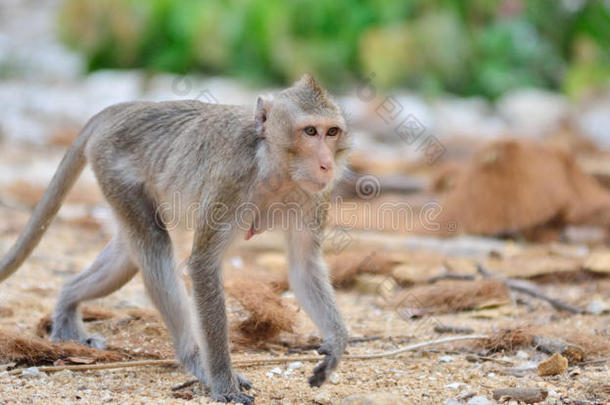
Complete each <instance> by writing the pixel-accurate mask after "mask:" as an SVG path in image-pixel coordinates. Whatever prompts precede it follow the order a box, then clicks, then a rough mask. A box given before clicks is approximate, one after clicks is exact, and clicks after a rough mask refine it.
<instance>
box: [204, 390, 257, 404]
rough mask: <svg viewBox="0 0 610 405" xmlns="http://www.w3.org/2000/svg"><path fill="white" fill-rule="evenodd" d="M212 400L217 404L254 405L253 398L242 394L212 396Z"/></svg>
mask: <svg viewBox="0 0 610 405" xmlns="http://www.w3.org/2000/svg"><path fill="white" fill-rule="evenodd" d="M212 399H213V400H214V401H218V402H235V403H236V404H244V405H252V404H253V403H254V397H253V396H252V395H248V394H244V393H243V392H235V393H233V392H232V393H229V394H212Z"/></svg>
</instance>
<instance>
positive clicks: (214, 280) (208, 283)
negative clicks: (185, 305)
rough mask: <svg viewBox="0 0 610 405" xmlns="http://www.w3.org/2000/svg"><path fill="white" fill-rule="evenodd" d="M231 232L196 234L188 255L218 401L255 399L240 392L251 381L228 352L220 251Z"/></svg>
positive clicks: (210, 376) (209, 368)
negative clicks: (233, 361) (235, 367)
mask: <svg viewBox="0 0 610 405" xmlns="http://www.w3.org/2000/svg"><path fill="white" fill-rule="evenodd" d="M229 238H230V235H227V234H225V233H224V232H222V231H218V230H213V229H202V230H199V231H197V232H196V234H195V244H194V248H193V252H192V253H191V257H190V259H189V272H190V275H191V279H192V282H193V297H194V301H195V305H196V311H197V313H198V315H199V322H200V324H201V328H202V338H203V351H204V355H205V360H206V361H207V375H208V376H209V378H208V381H209V385H210V389H211V391H212V398H213V399H214V400H216V401H221V402H230V401H234V402H239V403H243V404H252V403H254V397H252V396H250V395H247V394H244V393H242V392H241V390H242V388H244V389H249V388H250V387H251V384H250V382H249V381H248V380H247V379H246V378H245V377H243V376H241V375H240V374H238V373H236V372H234V371H233V368H232V367H231V357H230V355H229V338H228V335H229V333H228V329H227V313H226V309H225V300H224V293H223V288H222V273H221V258H222V251H223V250H224V247H225V246H226V244H227V243H228V239H229Z"/></svg>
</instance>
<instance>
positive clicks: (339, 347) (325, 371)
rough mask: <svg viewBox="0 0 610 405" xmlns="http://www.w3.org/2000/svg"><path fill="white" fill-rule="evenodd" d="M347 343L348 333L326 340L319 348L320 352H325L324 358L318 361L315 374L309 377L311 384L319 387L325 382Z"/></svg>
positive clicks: (335, 366) (314, 370)
mask: <svg viewBox="0 0 610 405" xmlns="http://www.w3.org/2000/svg"><path fill="white" fill-rule="evenodd" d="M346 345H347V333H345V334H341V337H339V338H334V339H328V340H325V341H324V343H323V344H322V346H320V348H319V349H318V353H319V354H324V355H325V357H324V359H323V360H322V361H321V362H320V363H318V365H317V366H316V367H315V368H314V369H313V375H312V376H311V377H309V379H308V381H309V385H311V386H312V387H319V386H321V385H322V384H324V381H326V379H327V378H328V377H329V376H330V374H331V373H332V372H333V371H334V370H335V369H336V368H337V365H338V364H339V359H340V358H341V355H343V351H344V350H345V346H346Z"/></svg>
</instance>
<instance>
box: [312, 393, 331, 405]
mask: <svg viewBox="0 0 610 405" xmlns="http://www.w3.org/2000/svg"><path fill="white" fill-rule="evenodd" d="M313 401H314V402H315V403H316V404H320V405H330V404H332V400H331V395H330V393H329V392H328V391H322V392H319V393H318V394H316V396H315V397H314V398H313Z"/></svg>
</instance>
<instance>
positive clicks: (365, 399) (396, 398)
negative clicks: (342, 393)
mask: <svg viewBox="0 0 610 405" xmlns="http://www.w3.org/2000/svg"><path fill="white" fill-rule="evenodd" d="M404 403H405V397H403V396H402V395H398V394H392V393H389V392H370V393H368V394H355V395H350V396H349V397H347V398H344V399H343V401H341V402H340V405H387V404H396V405H398V404H404Z"/></svg>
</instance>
